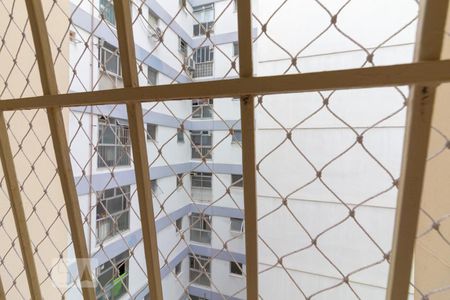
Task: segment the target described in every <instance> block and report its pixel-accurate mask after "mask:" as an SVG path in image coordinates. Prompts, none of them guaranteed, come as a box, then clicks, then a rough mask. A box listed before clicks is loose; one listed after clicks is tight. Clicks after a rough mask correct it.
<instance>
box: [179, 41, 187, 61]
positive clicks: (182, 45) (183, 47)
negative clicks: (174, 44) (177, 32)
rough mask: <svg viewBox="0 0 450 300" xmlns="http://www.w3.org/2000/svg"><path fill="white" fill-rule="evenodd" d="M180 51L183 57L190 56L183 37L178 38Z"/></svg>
mask: <svg viewBox="0 0 450 300" xmlns="http://www.w3.org/2000/svg"><path fill="white" fill-rule="evenodd" d="M178 51H179V52H180V53H181V54H182V55H183V57H186V56H187V54H188V45H187V43H186V41H185V40H183V39H182V38H181V37H178Z"/></svg>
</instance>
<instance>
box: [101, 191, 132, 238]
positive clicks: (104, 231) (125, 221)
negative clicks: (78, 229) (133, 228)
mask: <svg viewBox="0 0 450 300" xmlns="http://www.w3.org/2000/svg"><path fill="white" fill-rule="evenodd" d="M129 199H130V186H129V185H127V186H122V187H118V188H113V189H108V190H104V191H103V192H99V193H97V205H96V216H97V217H96V223H97V242H98V243H100V242H103V241H104V240H106V239H109V238H112V237H114V236H115V235H117V234H118V233H119V232H122V231H124V230H127V229H130V205H129Z"/></svg>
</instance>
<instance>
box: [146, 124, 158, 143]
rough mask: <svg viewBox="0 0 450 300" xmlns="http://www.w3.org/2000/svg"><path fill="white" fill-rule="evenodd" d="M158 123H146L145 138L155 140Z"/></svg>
mask: <svg viewBox="0 0 450 300" xmlns="http://www.w3.org/2000/svg"><path fill="white" fill-rule="evenodd" d="M157 128H158V125H155V124H149V123H147V140H150V141H156V131H157Z"/></svg>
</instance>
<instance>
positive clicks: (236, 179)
mask: <svg viewBox="0 0 450 300" xmlns="http://www.w3.org/2000/svg"><path fill="white" fill-rule="evenodd" d="M243 185H244V180H243V178H242V175H238V174H231V186H232V187H242V186H243Z"/></svg>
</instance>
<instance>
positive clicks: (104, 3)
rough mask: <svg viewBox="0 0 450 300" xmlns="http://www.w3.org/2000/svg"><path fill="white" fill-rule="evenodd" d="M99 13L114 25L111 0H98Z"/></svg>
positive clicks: (114, 19)
mask: <svg viewBox="0 0 450 300" xmlns="http://www.w3.org/2000/svg"><path fill="white" fill-rule="evenodd" d="M100 13H101V15H102V18H103V19H105V20H106V21H108V23H110V24H112V25H114V26H116V16H115V15H114V4H113V0H100Z"/></svg>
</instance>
